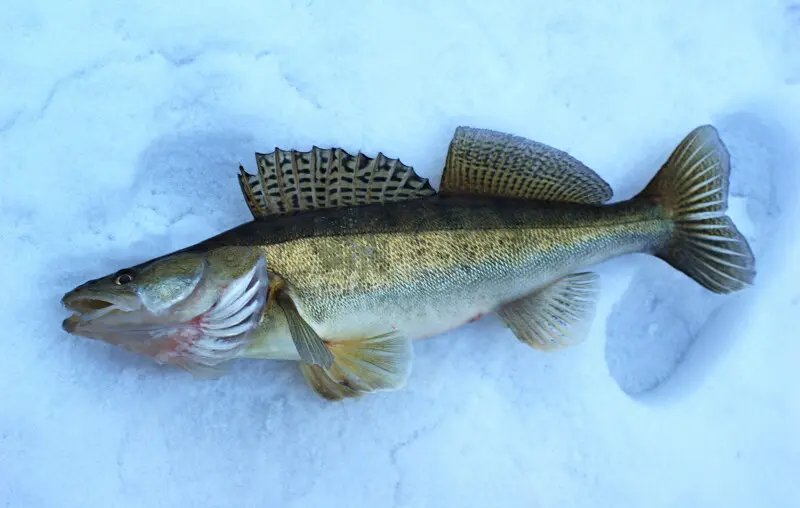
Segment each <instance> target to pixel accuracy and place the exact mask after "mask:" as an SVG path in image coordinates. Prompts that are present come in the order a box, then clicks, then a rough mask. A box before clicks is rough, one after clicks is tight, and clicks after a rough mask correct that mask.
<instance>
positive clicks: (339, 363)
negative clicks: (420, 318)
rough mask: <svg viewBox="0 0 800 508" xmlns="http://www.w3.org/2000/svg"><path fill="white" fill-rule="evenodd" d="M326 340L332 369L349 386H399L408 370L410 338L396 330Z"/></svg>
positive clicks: (367, 388) (368, 388)
mask: <svg viewBox="0 0 800 508" xmlns="http://www.w3.org/2000/svg"><path fill="white" fill-rule="evenodd" d="M327 344H328V348H329V349H330V351H331V353H333V356H334V365H335V367H336V369H337V370H338V371H340V372H341V376H342V377H343V378H344V379H346V380H347V382H348V384H349V385H350V386H352V387H354V388H356V389H358V390H360V391H365V392H372V391H376V390H396V389H398V388H402V387H403V386H404V385H405V383H406V380H407V379H408V376H409V374H410V373H411V362H412V360H413V357H414V352H413V347H412V345H411V340H410V339H409V338H408V337H406V336H405V335H403V334H401V333H399V332H397V331H393V332H389V333H384V334H382V335H377V336H375V337H368V338H365V339H350V340H341V341H340V340H337V341H328V343H327Z"/></svg>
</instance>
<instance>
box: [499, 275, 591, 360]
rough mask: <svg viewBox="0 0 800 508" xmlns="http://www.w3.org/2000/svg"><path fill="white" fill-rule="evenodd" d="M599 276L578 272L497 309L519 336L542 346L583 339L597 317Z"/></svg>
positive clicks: (551, 348)
mask: <svg viewBox="0 0 800 508" xmlns="http://www.w3.org/2000/svg"><path fill="white" fill-rule="evenodd" d="M597 290H598V277H597V275H596V274H594V273H592V272H583V273H574V274H571V275H567V276H566V277H564V278H562V279H559V280H558V281H556V282H554V283H553V284H551V285H549V286H547V287H545V288H542V289H540V290H539V291H537V292H535V293H533V294H531V295H528V296H526V297H524V298H521V299H519V300H516V301H514V302H511V303H509V304H506V305H504V306H503V307H501V308H500V310H498V311H497V313H498V314H499V315H500V317H501V318H502V319H503V320H504V321H505V322H506V324H507V325H508V326H509V328H511V331H513V332H514V335H516V337H517V338H518V339H519V340H520V341H522V342H524V343H526V344H528V345H529V346H531V347H533V348H535V349H540V350H554V349H559V348H562V347H567V346H571V345H575V344H578V343H580V342H582V341H583V340H584V339H585V338H586V335H587V333H588V331H589V326H590V325H591V322H592V318H593V317H594V312H595V307H596V298H597Z"/></svg>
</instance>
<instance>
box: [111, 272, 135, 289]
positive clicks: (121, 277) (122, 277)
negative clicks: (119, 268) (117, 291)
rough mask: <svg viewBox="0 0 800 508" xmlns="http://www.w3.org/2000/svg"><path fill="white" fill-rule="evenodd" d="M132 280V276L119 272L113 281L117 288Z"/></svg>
mask: <svg viewBox="0 0 800 508" xmlns="http://www.w3.org/2000/svg"><path fill="white" fill-rule="evenodd" d="M132 280H133V274H132V273H131V272H129V271H124V272H120V273H118V274H117V276H116V278H115V279H114V284H116V285H117V286H121V285H123V284H127V283H129V282H131V281H132Z"/></svg>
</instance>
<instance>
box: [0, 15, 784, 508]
mask: <svg viewBox="0 0 800 508" xmlns="http://www.w3.org/2000/svg"><path fill="white" fill-rule="evenodd" d="M221 5H222V4H214V5H212V4H211V3H210V2H199V3H198V2H190V1H187V0H173V1H172V2H155V1H152V0H151V1H143V2H137V3H136V4H125V5H123V4H121V3H108V2H101V1H99V0H82V1H76V2H70V3H69V5H68V6H67V5H66V4H62V3H57V2H51V1H47V0H25V1H23V0H6V1H5V2H4V6H3V9H2V11H0V33H2V34H3V35H2V42H3V44H2V45H0V64H1V66H0V68H2V71H0V90H2V92H0V160H1V161H2V175H3V177H4V178H3V185H2V186H0V211H1V212H2V217H3V220H2V221H0V244H1V245H2V247H0V248H2V251H1V252H2V259H3V263H2V264H0V280H1V281H2V287H3V291H2V292H0V322H2V323H3V324H4V327H3V340H2V344H3V350H2V351H3V354H2V355H0V502H4V504H3V506H8V507H13V508H17V507H25V508H39V507H59V508H71V507H76V508H77V507H81V508H91V507H101V506H102V507H106V506H114V507H120V508H123V507H128V506H130V507H134V506H135V507H139V506H148V507H152V508H156V507H160V506H170V507H175V506H197V507H201V506H202V507H217V506H219V507H223V506H237V507H250V506H259V507H263V506H286V507H306V506H315V507H316V506H323V505H324V506H347V507H360V506H365V507H366V506H397V507H422V506H458V507H472V506H475V507H490V506H502V507H504V508H512V507H526V508H530V507H560V508H561V507H570V506H572V507H589V506H591V507H600V506H609V507H615V508H620V507H639V506H648V507H650V508H657V507H668V506H669V507H673V506H714V505H720V506H727V507H753V506H764V507H776V508H778V507H794V506H800V485H798V482H797V481H796V473H797V471H798V470H800V441H798V439H797V436H798V434H797V428H798V424H800V399H799V398H798V396H797V388H796V385H797V383H796V379H797V377H796V372H797V367H796V365H797V363H798V360H800V355H798V353H800V350H799V349H798V346H797V342H796V337H797V331H796V330H797V329H798V326H799V325H800V312H798V303H799V302H800V289H798V285H797V283H796V281H797V280H800V267H798V265H797V263H796V262H795V260H796V256H797V255H798V252H800V238H799V237H798V232H797V228H796V227H794V225H795V224H796V221H797V219H798V218H800V210H798V207H797V199H796V198H797V190H798V178H797V176H796V175H798V174H800V163H798V160H800V159H799V158H798V146H800V145H798V143H797V139H798V136H799V135H800V121H799V120H798V118H797V115H796V112H797V111H798V110H800V109H798V108H800V89H798V83H800V59H798V55H800V35H798V34H800V14H798V13H800V4H793V3H791V2H788V1H778V0H771V1H764V0H740V1H738V2H727V1H723V0H708V1H706V2H697V1H695V0H673V1H671V2H643V1H641V0H616V1H614V2H603V3H598V2H591V1H576V0H573V1H564V2H545V1H544V0H530V1H522V0H520V1H513V0H498V2H496V3H491V2H484V1H481V2H477V1H463V0H462V1H440V2H430V3H428V2H399V1H397V2H369V3H367V2H355V1H340V2H336V3H322V2H313V0H308V1H307V2H287V1H274V2H253V1H245V0H240V1H235V0H231V1H230V2H228V3H227V4H226V6H225V7H222V6H221ZM708 122H710V123H713V124H714V125H716V126H717V127H718V128H719V130H720V133H721V135H722V137H723V139H724V140H725V142H726V143H727V144H728V146H729V148H730V151H731V154H732V160H733V175H732V178H733V181H732V184H731V191H732V196H731V215H732V216H733V218H734V220H735V222H736V223H737V224H738V225H739V226H740V227H741V229H742V230H743V231H744V232H745V234H746V235H747V236H748V238H749V239H750V241H751V242H752V245H753V248H754V250H755V251H756V254H757V256H758V258H757V260H758V268H759V275H758V279H757V284H756V286H755V287H754V288H753V289H751V290H749V291H746V292H743V293H740V294H736V295H731V296H724V297H723V296H717V295H712V294H710V293H708V292H705V291H703V290H701V289H700V288H699V287H697V286H696V285H694V284H693V283H692V282H691V281H689V280H688V279H686V278H685V277H683V276H682V275H680V274H678V273H676V272H675V271H674V270H672V269H671V268H670V267H668V266H667V265H665V264H664V263H662V262H660V261H659V260H657V259H653V258H648V257H645V256H629V257H625V258H620V259H617V260H614V261H611V262H608V263H605V264H603V265H602V266H600V267H598V272H599V273H600V274H601V277H602V284H603V296H602V300H601V302H600V306H599V309H598V314H597V317H596V320H595V322H594V325H593V328H592V334H591V337H590V339H589V340H588V341H587V342H586V343H584V344H582V345H581V346H579V347H576V348H572V349H569V350H565V351H561V352H558V353H555V354H549V355H545V354H542V353H537V352H535V351H532V350H530V349H529V348H527V347H526V346H524V345H522V344H520V343H519V342H517V341H516V340H515V339H514V338H513V337H512V336H511V335H510V332H509V331H508V330H506V329H505V328H503V327H502V326H501V325H500V324H499V322H498V321H497V319H495V318H492V317H488V318H485V319H483V320H481V321H479V322H477V323H474V324H471V325H469V326H466V327H464V328H462V329H460V330H456V331H453V332H450V333H448V334H445V335H441V336H438V337H435V338H431V339H428V340H425V341H422V342H420V343H418V344H416V347H415V350H416V360H415V363H414V371H413V375H412V378H411V379H410V381H409V384H408V386H407V387H406V388H405V389H404V390H402V391H399V392H393V393H386V394H379V395H373V396H369V397H365V398H363V399H361V400H358V401H347V402H345V403H341V404H330V403H326V402H324V401H322V400H320V399H318V398H317V397H316V396H315V395H313V394H312V393H311V392H310V391H309V390H308V389H307V388H306V386H305V385H304V384H303V382H302V379H301V377H300V375H299V373H298V371H297V369H296V366H295V365H293V364H290V363H283V362H266V361H261V362H257V361H253V362H243V363H242V364H240V365H237V367H236V368H235V369H234V370H233V372H232V373H231V374H230V375H228V376H227V377H225V378H222V379H220V380H218V381H206V382H201V381H195V380H193V379H192V378H191V377H189V376H188V375H186V374H184V373H181V372H178V371H173V370H170V369H165V368H161V367H158V366H156V365H154V364H152V362H150V361H148V360H147V359H143V358H139V357H136V356H134V355H132V354H129V353H126V352H124V351H121V350H119V349H115V348H112V347H111V346H107V345H105V344H101V343H98V342H94V341H88V340H83V339H78V338H76V337H72V336H69V335H67V334H66V333H65V332H63V331H62V330H61V328H60V323H61V321H62V319H63V318H64V317H65V314H66V313H65V311H64V310H63V309H62V308H61V307H60V304H59V299H60V297H61V295H62V294H63V293H64V292H65V291H66V290H68V289H69V288H71V287H73V286H74V285H76V284H78V283H80V282H83V281H84V280H86V279H88V278H91V277H94V276H97V275H101V274H105V273H108V272H111V271H113V270H116V269H118V268H121V267H124V266H127V265H130V264H133V263H136V262H139V261H142V260H145V259H148V258H152V257H155V256H157V255H160V254H163V253H166V252H169V251H171V250H175V249H177V248H180V247H183V246H185V245H187V244H189V243H192V242H195V241H199V240H202V239H204V238H206V237H208V236H211V235H212V234H215V233H217V232H220V231H222V230H224V229H226V228H228V227H231V226H234V225H236V224H239V223H241V222H243V221H245V220H247V219H248V213H247V209H246V207H245V206H244V203H243V201H242V199H241V197H240V195H239V190H238V185H237V183H236V179H235V173H236V168H237V164H238V163H239V162H242V163H243V164H244V165H245V167H248V168H252V167H253V164H254V162H253V152H255V151H257V150H262V151H263V150H269V149H272V148H273V147H274V146H280V147H282V148H297V149H308V148H309V147H310V146H311V145H312V144H316V145H318V146H342V147H344V148H346V149H348V150H350V151H353V152H355V151H357V150H362V151H364V152H365V153H367V154H375V153H377V152H378V151H382V152H383V153H384V154H386V155H388V156H393V157H398V156H399V157H400V158H401V159H402V160H403V162H406V163H408V164H411V165H413V166H414V167H415V169H416V170H417V171H418V172H419V173H420V174H421V175H423V176H426V177H429V178H431V179H432V181H433V183H434V184H437V185H438V181H439V180H438V178H439V173H440V170H441V166H442V162H443V160H444V155H445V151H446V148H447V143H448V141H449V139H450V136H451V135H452V132H453V129H454V128H455V127H456V126H457V125H459V124H468V125H473V126H477V127H487V128H494V129H498V130H503V131H507V132H512V133H514V134H518V135H523V136H527V137H529V138H532V139H536V140H538V141H542V142H546V143H549V144H551V145H553V146H556V147H558V148H561V149H564V150H568V151H569V152H570V153H572V154H573V155H575V156H576V157H578V158H579V159H581V160H582V161H583V162H585V163H587V164H588V165H589V166H591V167H592V168H594V169H595V170H597V171H598V172H599V173H600V174H601V175H602V176H603V177H604V178H606V179H607V181H608V182H609V183H610V184H611V185H612V187H613V188H614V190H615V195H616V198H617V199H623V198H625V197H628V196H630V195H632V194H634V193H635V192H637V191H638V190H639V189H640V188H641V187H642V186H643V185H644V184H645V183H646V182H647V181H648V180H649V179H650V178H651V176H652V175H653V174H654V173H655V171H656V170H657V169H658V167H659V166H660V164H661V163H662V162H663V161H664V159H665V158H666V157H667V155H668V154H669V152H670V151H671V150H672V148H673V147H674V146H675V145H676V144H677V143H678V141H679V140H680V139H681V138H682V137H683V136H684V135H685V134H686V133H688V132H689V130H691V129H692V128H693V127H695V126H696V125H699V124H701V123H708Z"/></svg>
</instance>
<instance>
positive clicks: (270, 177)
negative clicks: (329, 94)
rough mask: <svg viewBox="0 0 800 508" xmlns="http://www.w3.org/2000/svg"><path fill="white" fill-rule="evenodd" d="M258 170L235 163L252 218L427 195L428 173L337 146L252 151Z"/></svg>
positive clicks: (385, 158)
mask: <svg viewBox="0 0 800 508" xmlns="http://www.w3.org/2000/svg"><path fill="white" fill-rule="evenodd" d="M256 163H257V165H258V173H257V174H255V175H251V174H249V173H247V171H245V169H244V168H243V167H242V166H239V185H240V186H241V188H242V193H243V194H244V198H245V201H246V202H247V206H248V207H249V208H250V211H251V212H252V214H253V217H255V218H256V219H258V218H262V217H267V216H270V215H282V214H285V213H290V212H296V211H302V210H312V209H320V208H338V207H342V206H354V205H364V204H368V203H387V202H391V201H402V200H407V199H416V198H421V197H425V196H432V195H434V194H436V191H435V190H434V189H433V187H431V185H430V183H428V179H426V178H420V177H419V176H417V174H416V173H414V169H413V168H412V167H410V166H406V165H405V164H403V163H402V162H400V160H399V159H391V158H388V157H386V156H384V155H383V154H382V153H380V152H379V153H378V155H377V157H375V158H371V157H367V156H366V155H364V154H362V153H361V152H358V154H357V155H351V154H349V153H347V152H346V151H345V150H343V149H341V148H328V149H322V148H318V147H316V146H315V147H313V148H312V149H311V151H308V152H298V151H296V150H289V151H285V150H281V149H279V148H275V151H273V152H272V153H269V154H262V153H256Z"/></svg>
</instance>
